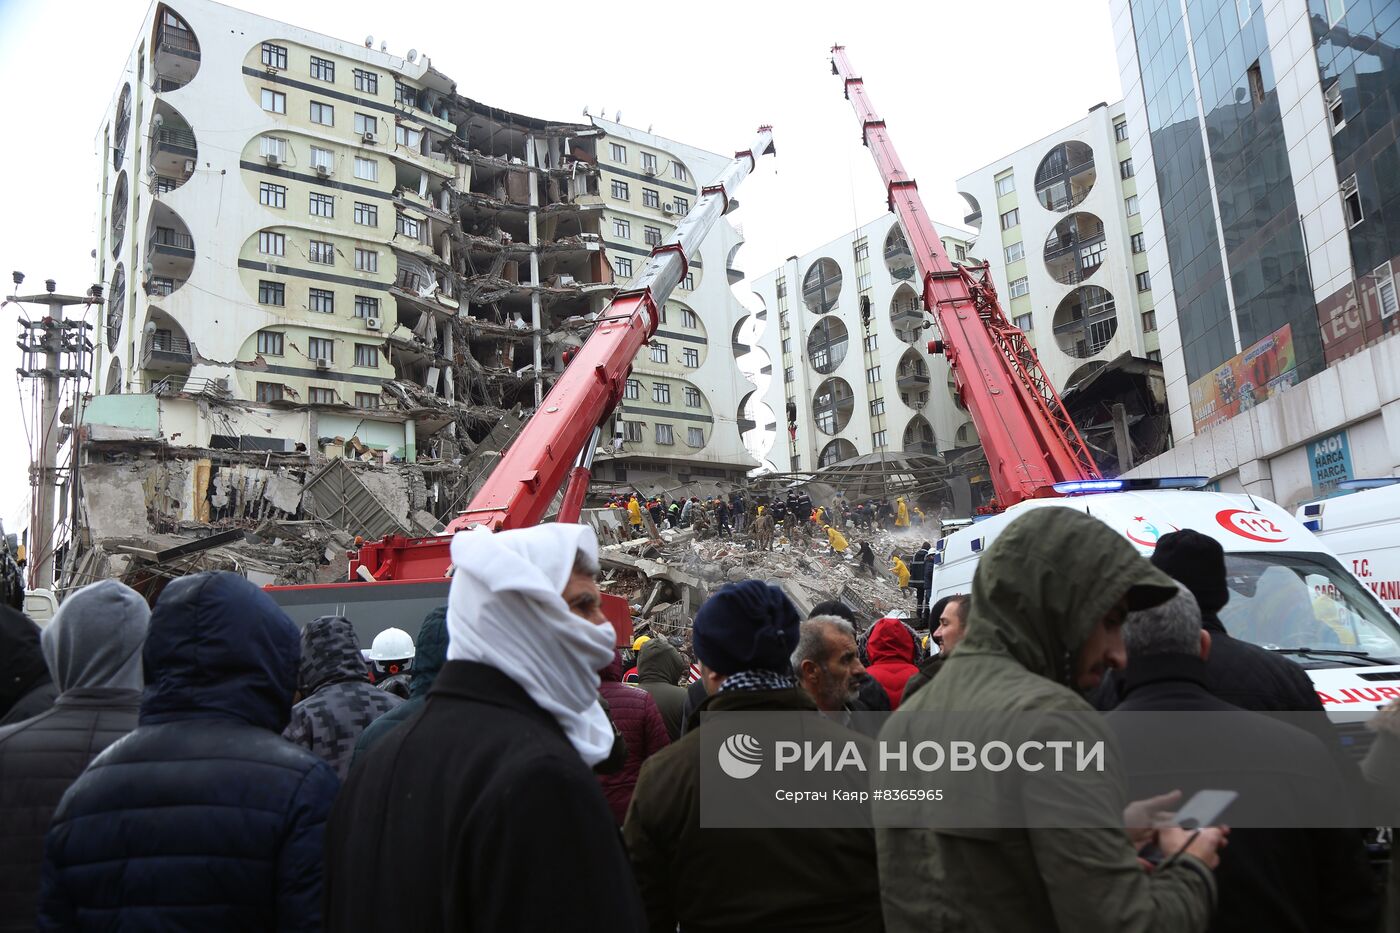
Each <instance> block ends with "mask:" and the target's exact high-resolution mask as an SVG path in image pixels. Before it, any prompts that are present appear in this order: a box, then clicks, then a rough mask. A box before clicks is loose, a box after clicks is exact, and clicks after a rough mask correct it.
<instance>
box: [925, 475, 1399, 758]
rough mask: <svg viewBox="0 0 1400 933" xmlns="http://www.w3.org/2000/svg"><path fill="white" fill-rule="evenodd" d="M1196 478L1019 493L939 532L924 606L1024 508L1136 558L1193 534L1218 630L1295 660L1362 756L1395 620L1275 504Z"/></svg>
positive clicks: (1388, 681) (1347, 566)
mask: <svg viewBox="0 0 1400 933" xmlns="http://www.w3.org/2000/svg"><path fill="white" fill-rule="evenodd" d="M1204 484H1205V479H1204V478H1203V477H1176V478H1169V479H1155V480H1133V479H1116V480H1089V481H1082V482H1073V483H1059V484H1057V485H1056V487H1055V488H1056V490H1057V491H1059V492H1060V493H1061V494H1062V497H1061V498H1048V499H1029V500H1026V501H1024V502H1021V503H1019V504H1017V505H1015V506H1013V507H1012V508H1010V509H1007V510H1006V511H1005V512H1003V513H1001V514H998V515H992V516H989V517H987V518H985V519H982V520H979V521H977V522H974V523H973V524H972V525H970V526H968V527H966V528H963V529H960V530H958V531H956V532H954V533H953V534H951V535H949V536H947V537H945V538H943V539H941V540H940V541H939V542H938V544H937V545H935V548H934V553H933V554H932V555H930V559H931V560H933V562H934V565H935V566H934V570H933V590H932V593H931V594H930V597H929V601H930V602H933V601H934V600H937V599H939V598H941V597H943V596H948V595H951V594H954V593H970V592H971V591H972V576H973V572H974V571H975V570H976V568H977V561H978V558H979V557H981V555H982V552H984V551H986V550H987V548H988V547H990V546H991V543H992V542H993V541H995V540H996V537H997V535H998V534H1000V533H1001V531H1002V529H1004V528H1005V527H1006V526H1007V525H1008V524H1010V523H1011V522H1013V521H1015V520H1016V518H1017V517H1019V516H1021V515H1024V514H1025V513H1026V512H1028V511H1029V510H1031V509H1079V510H1081V511H1083V512H1086V513H1088V514H1089V515H1092V516H1094V517H1095V518H1097V519H1099V520H1100V521H1102V522H1104V523H1106V524H1107V525H1109V527H1111V528H1113V529H1114V530H1115V531H1117V532H1118V533H1119V534H1121V535H1122V536H1123V537H1124V538H1126V539H1127V540H1128V541H1129V542H1130V543H1131V544H1132V545H1133V546H1134V547H1135V548H1137V550H1138V552H1139V553H1140V554H1142V555H1143V556H1144V557H1150V556H1151V554H1152V550H1153V548H1155V547H1156V546H1157V539H1158V538H1160V537H1161V536H1162V535H1165V534H1167V533H1169V532H1172V531H1179V530H1181V529H1184V528H1192V529H1195V530H1196V531H1198V532H1201V533H1202V534H1205V535H1209V536H1210V537H1212V538H1214V539H1215V540H1217V541H1219V542H1220V544H1221V546H1222V547H1223V548H1224V550H1225V569H1226V574H1227V576H1228V581H1227V582H1228V586H1229V589H1230V601H1229V603H1228V604H1227V605H1226V606H1225V608H1224V609H1222V610H1221V612H1220V621H1221V623H1222V624H1223V625H1224V626H1225V629H1226V631H1228V632H1229V633H1230V635H1231V636H1233V637H1235V638H1240V639H1243V640H1246V641H1250V642H1253V643H1254V644H1256V645H1260V646H1262V647H1264V648H1267V649H1268V650H1270V651H1276V652H1278V653H1279V654H1281V655H1283V656H1284V657H1287V658H1288V659H1289V660H1291V661H1293V662H1294V663H1296V664H1298V665H1299V666H1301V667H1302V668H1303V669H1304V670H1305V671H1306V672H1307V674H1308V676H1309V678H1311V680H1312V682H1313V687H1314V689H1316V690H1317V694H1318V698H1319V699H1320V700H1321V701H1322V706H1323V709H1325V710H1326V711H1327V713H1328V716H1329V717H1330V718H1331V720H1332V722H1333V724H1334V725H1335V726H1337V728H1338V730H1339V732H1341V734H1342V737H1343V742H1344V743H1346V744H1347V745H1349V746H1353V749H1352V750H1353V752H1354V753H1358V752H1360V751H1361V750H1362V748H1363V747H1364V746H1365V745H1367V744H1369V742H1368V738H1369V737H1368V736H1367V735H1366V734H1365V728H1364V722H1365V720H1366V719H1367V718H1369V717H1370V715H1371V714H1372V713H1374V712H1375V710H1376V709H1377V708H1379V707H1380V706H1383V705H1384V704H1385V703H1387V702H1389V701H1390V700H1393V699H1397V698H1400V620H1397V618H1396V616H1395V615H1394V614H1393V613H1391V612H1390V611H1389V610H1388V609H1387V608H1386V606H1385V604H1384V603H1382V602H1381V600H1380V599H1379V598H1378V597H1377V595H1376V593H1375V592H1374V591H1373V589H1372V588H1370V587H1368V586H1366V585H1365V584H1364V583H1363V582H1362V580H1361V579H1360V578H1358V575H1357V574H1356V573H1354V572H1353V570H1352V564H1351V562H1350V561H1347V562H1343V561H1342V560H1341V559H1339V558H1338V557H1337V555H1336V554H1335V553H1333V552H1332V550H1331V549H1330V548H1329V547H1328V546H1327V545H1326V544H1324V543H1323V542H1322V541H1320V540H1319V539H1318V537H1317V536H1316V535H1314V534H1313V533H1312V532H1311V531H1309V530H1308V529H1307V528H1306V527H1304V526H1303V524H1302V522H1300V521H1299V520H1298V519H1296V518H1295V517H1294V516H1292V515H1290V514H1289V513H1288V512H1287V511H1286V510H1285V509H1283V508H1282V507H1280V506H1278V505H1276V504H1274V503H1273V502H1270V501H1268V500H1266V499H1259V498H1255V497H1253V496H1249V495H1234V494H1227V493H1218V492H1204V491H1200V488H1199V487H1200V486H1202V485H1204ZM1348 498H1350V497H1348ZM1337 501H1338V502H1340V501H1342V500H1340V499H1339V500H1337ZM1332 508H1333V504H1332V503H1329V504H1328V505H1327V509H1328V510H1330V509H1332ZM1324 524H1325V521H1324Z"/></svg>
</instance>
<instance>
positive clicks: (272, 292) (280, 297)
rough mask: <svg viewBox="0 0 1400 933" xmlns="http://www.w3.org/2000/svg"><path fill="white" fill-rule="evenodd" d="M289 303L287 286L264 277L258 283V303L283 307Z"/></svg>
mask: <svg viewBox="0 0 1400 933" xmlns="http://www.w3.org/2000/svg"><path fill="white" fill-rule="evenodd" d="M286 303H287V286H286V285H284V284H282V283H281V282H269V281H268V280H267V279H263V280H262V281H260V282H259V283H258V304H260V305H274V306H275V307H278V308H280V307H282V306H283V305H285V304H286Z"/></svg>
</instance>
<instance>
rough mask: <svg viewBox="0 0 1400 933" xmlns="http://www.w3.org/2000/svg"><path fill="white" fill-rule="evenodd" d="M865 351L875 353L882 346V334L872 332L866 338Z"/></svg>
mask: <svg viewBox="0 0 1400 933" xmlns="http://www.w3.org/2000/svg"><path fill="white" fill-rule="evenodd" d="M864 343H865V352H866V353H874V352H875V351H876V350H877V349H878V348H879V346H880V335H879V334H870V335H869V336H867V337H866V338H865V341H864Z"/></svg>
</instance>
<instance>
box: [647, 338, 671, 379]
mask: <svg viewBox="0 0 1400 933" xmlns="http://www.w3.org/2000/svg"><path fill="white" fill-rule="evenodd" d="M668 352H669V351H668V348H667V346H666V344H664V343H653V344H652V345H651V361H652V362H653V363H665V362H667V355H668ZM668 391H669V390H668Z"/></svg>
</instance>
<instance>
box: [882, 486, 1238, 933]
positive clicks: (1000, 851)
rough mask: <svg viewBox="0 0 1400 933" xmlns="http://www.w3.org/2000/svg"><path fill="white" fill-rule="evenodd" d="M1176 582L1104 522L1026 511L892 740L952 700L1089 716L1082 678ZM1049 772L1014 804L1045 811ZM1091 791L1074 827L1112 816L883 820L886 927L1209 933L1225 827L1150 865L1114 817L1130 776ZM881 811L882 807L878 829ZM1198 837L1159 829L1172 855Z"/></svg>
mask: <svg viewBox="0 0 1400 933" xmlns="http://www.w3.org/2000/svg"><path fill="white" fill-rule="evenodd" d="M1175 594H1176V584H1175V583H1174V582H1173V581H1172V580H1171V578H1170V577H1167V576H1166V575H1165V574H1163V573H1161V572H1160V571H1158V570H1157V569H1156V568H1155V567H1153V566H1152V565H1151V564H1150V563H1148V562H1147V561H1146V560H1144V559H1143V558H1141V557H1139V556H1138V555H1137V553H1136V552H1135V551H1134V550H1133V548H1132V546H1131V545H1130V544H1128V542H1127V541H1125V540H1124V539H1123V538H1122V537H1121V536H1119V535H1118V534H1117V533H1115V532H1114V531H1113V530H1112V529H1110V528H1109V527H1108V526H1107V525H1105V524H1104V523H1102V522H1100V521H1099V520H1098V519H1095V518H1092V517H1090V516H1089V515H1087V514H1085V513H1083V512H1080V511H1078V510H1076V509H1071V508H1063V507H1053V506H1052V507H1041V508H1032V509H1028V510H1027V511H1026V514H1024V515H1022V516H1021V517H1020V518H1018V519H1017V520H1015V521H1014V522H1012V523H1011V524H1010V525H1009V526H1008V527H1007V528H1006V529H1005V530H1003V531H1002V533H1001V535H1000V536H999V537H998V538H997V539H996V540H995V542H994V543H993V544H992V546H991V547H990V548H989V549H988V550H987V551H986V552H985V553H984V555H983V556H982V559H981V561H980V562H979V565H978V567H977V572H976V576H975V577H974V579H973V584H972V611H971V615H970V617H969V619H968V621H967V632H966V635H965V637H964V638H963V640H962V642H961V643H960V644H959V645H958V650H957V651H956V652H954V653H953V654H952V655H951V656H950V657H949V658H948V660H947V663H945V664H944V665H943V667H942V670H941V671H940V672H939V675H938V677H936V678H935V679H934V680H933V681H932V682H931V683H930V684H929V685H928V686H926V687H925V688H924V689H922V690H920V691H919V692H918V693H916V694H914V695H913V696H912V697H911V698H910V699H909V701H908V703H906V704H905V705H904V706H903V707H902V708H901V709H900V711H899V712H898V713H896V714H894V717H893V718H892V719H891V721H890V722H889V723H888V724H886V726H885V728H884V729H883V730H882V731H881V733H880V738H881V740H882V741H883V742H887V743H888V742H895V741H900V740H908V739H909V738H911V737H913V736H914V733H915V732H917V731H919V730H920V729H926V723H927V721H928V718H929V717H930V714H931V713H933V712H935V711H942V710H966V711H986V712H998V713H1018V712H1032V711H1039V712H1051V713H1055V712H1065V713H1075V714H1077V713H1081V712H1082V713H1085V714H1089V713H1092V710H1093V708H1092V707H1091V706H1090V705H1089V704H1088V703H1086V702H1085V701H1084V700H1083V699H1082V698H1081V697H1080V695H1079V693H1078V692H1077V690H1080V689H1087V688H1090V687H1093V686H1094V685H1095V684H1096V683H1097V682H1098V681H1099V679H1101V678H1102V676H1103V673H1104V671H1105V670H1106V669H1109V668H1113V667H1121V666H1122V665H1123V663H1124V661H1125V656H1124V649H1123V647H1122V637H1121V632H1120V629H1121V626H1122V623H1123V621H1124V618H1125V616H1126V613H1127V612H1128V611H1131V610H1137V609H1144V608H1150V607H1151V606H1155V605H1158V604H1160V603H1163V602H1165V601H1167V600H1168V599H1170V598H1172V597H1173V596H1174V595H1175ZM921 712H922V717H923V718H922V720H921V719H920V713H921ZM1020 721H1022V722H1024V721H1025V718H1024V717H1023V718H1022V719H1021V720H1020ZM1088 728H1089V729H1090V730H1093V731H1094V732H1096V733H1097V734H1095V735H1093V736H1092V737H1093V738H1095V739H1098V738H1102V739H1103V741H1104V742H1105V745H1106V747H1108V748H1110V749H1111V748H1112V742H1113V739H1112V736H1111V734H1110V733H1109V731H1108V730H1107V729H1106V728H1104V727H1103V726H1102V725H1101V724H1100V723H1098V722H1096V721H1090V723H1089V724H1088ZM923 737H924V738H936V737H932V736H923ZM1045 737H1047V736H1042V738H1045ZM1059 737H1060V736H1058V735H1057V736H1055V738H1059ZM988 738H993V736H989V737H988ZM1110 757H1111V758H1116V755H1115V754H1113V753H1112V752H1111V751H1110ZM1038 780H1039V778H1038V777H1036V778H1031V779H1028V780H1027V781H1026V782H1025V784H1024V785H1023V786H1024V790H1025V796H1023V797H1022V799H1020V800H1019V801H1015V802H1014V803H1015V805H1020V806H1023V807H1024V808H1025V810H1026V811H1027V812H1038V813H1040V815H1041V816H1043V815H1044V813H1043V811H1042V810H1037V809H1035V808H1043V807H1046V806H1056V805H1057V804H1056V802H1055V801H1049V802H1047V800H1045V799H1041V800H1036V799H1034V798H1033V796H1032V795H1034V794H1036V793H1038V792H1039V791H1040V790H1043V789H1044V785H1043V784H1039V785H1038V784H1037V783H1036V782H1037V781H1038ZM998 786H1001V785H998ZM1086 790H1087V791H1088V792H1087V793H1084V794H1082V795H1081V796H1080V797H1079V799H1077V800H1076V801H1074V803H1073V805H1072V806H1073V807H1075V808H1076V817H1075V819H1076V820H1077V821H1076V822H1075V823H1074V824H1073V825H1076V826H1086V825H1097V826H1099V827H1102V828H1096V829H1095V828H1077V829H1076V828H1070V829H1025V828H1020V829H1018V828H1005V829H985V828H970V829H959V828H939V829H936V830H935V829H890V828H878V829H877V831H876V838H877V845H878V849H879V858H880V890H881V898H882V901H883V904H884V915H885V924H886V928H887V929H888V930H890V931H900V930H944V931H955V930H978V931H981V930H986V931H992V930H1037V931H1064V933H1071V931H1072V933H1098V931H1104V933H1107V931H1113V933H1149V931H1163V933H1165V931H1171V933H1191V931H1204V930H1205V929H1206V928H1207V927H1208V925H1209V923H1210V917H1211V913H1212V910H1213V908H1214V901H1215V882H1214V878H1213V876H1212V873H1211V870H1210V866H1213V865H1214V864H1216V861H1217V859H1216V855H1215V850H1216V849H1217V848H1218V847H1219V846H1220V845H1222V844H1223V834H1222V833H1221V831H1220V830H1218V829H1207V830H1204V831H1202V832H1201V833H1200V835H1199V836H1198V837H1197V838H1196V839H1195V840H1194V841H1193V842H1192V843H1191V845H1190V846H1189V847H1187V848H1186V850H1185V852H1184V853H1183V854H1182V855H1181V856H1179V857H1178V858H1176V859H1174V860H1172V861H1171V862H1170V863H1169V864H1168V863H1164V866H1165V867H1163V868H1161V869H1158V870H1157V871H1156V872H1154V873H1150V874H1149V873H1148V872H1147V871H1146V870H1144V868H1143V867H1142V865H1141V863H1139V861H1138V859H1137V857H1136V853H1135V850H1134V845H1133V843H1132V842H1130V841H1129V837H1128V835H1127V833H1126V832H1125V831H1124V830H1123V829H1121V828H1118V827H1120V826H1121V825H1122V818H1123V811H1124V808H1125V806H1126V805H1127V803H1128V801H1127V799H1126V791H1125V790H1124V788H1123V787H1122V785H1121V784H1120V783H1119V782H1118V780H1117V779H1116V778H1114V777H1112V776H1111V775H1109V774H1105V775H1103V776H1102V780H1100V781H1096V783H1095V784H1094V785H1089V786H1087V787H1086ZM1086 812H1087V813H1088V814H1089V820H1088V821H1085V819H1084V815H1085V813H1086ZM880 814H881V807H880V806H879V805H878V804H877V809H876V822H877V826H878V825H879V823H880V819H881V817H880ZM1188 838H1189V834H1187V833H1186V832H1185V831H1183V830H1180V829H1174V828H1173V829H1163V830H1159V831H1158V833H1157V842H1158V844H1159V846H1160V847H1161V849H1162V850H1163V851H1164V852H1166V853H1167V854H1172V853H1174V852H1176V851H1177V850H1178V849H1180V848H1182V847H1183V846H1185V845H1186V842H1187V840H1188Z"/></svg>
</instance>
